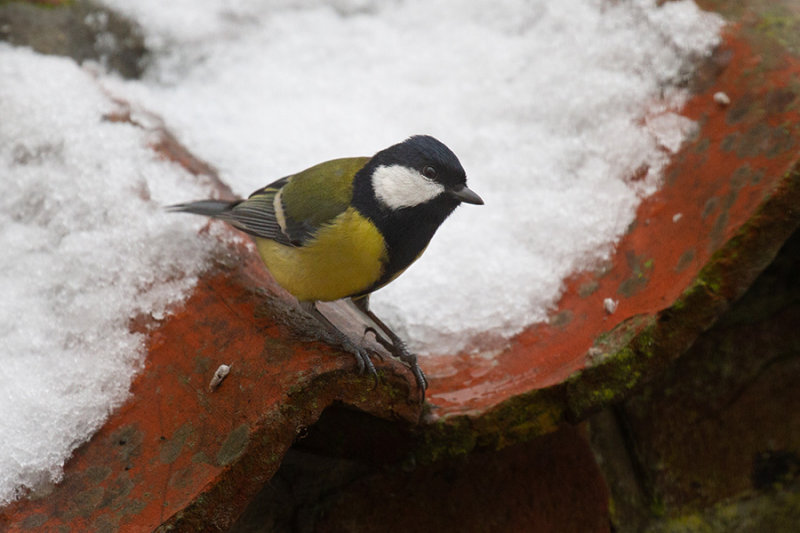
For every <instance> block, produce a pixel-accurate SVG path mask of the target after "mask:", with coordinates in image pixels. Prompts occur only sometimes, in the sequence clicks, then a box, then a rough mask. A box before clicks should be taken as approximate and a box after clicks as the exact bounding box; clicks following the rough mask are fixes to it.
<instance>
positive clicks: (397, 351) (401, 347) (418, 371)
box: [367, 327, 428, 402]
mask: <svg viewBox="0 0 800 533" xmlns="http://www.w3.org/2000/svg"><path fill="white" fill-rule="evenodd" d="M367 330H372V331H373V332H374V333H375V340H377V341H378V343H379V344H380V345H381V346H383V347H384V348H386V350H387V351H389V353H391V354H392V355H394V356H395V357H397V358H398V359H400V360H401V361H403V362H404V363H405V364H407V365H408V366H409V367H411V373H412V374H414V379H415V380H416V381H417V386H418V387H419V389H420V391H421V392H422V401H423V402H424V401H425V391H427V390H428V379H427V378H426V377H425V373H424V372H423V371H422V368H420V366H419V364H418V363H417V356H416V354H413V353H411V352H409V351H408V348H406V343H404V342H403V341H402V340H400V339H399V338H395V339H394V342H391V341H388V340H386V339H384V338H383V337H381V336H380V335H378V334H377V332H375V330H374V329H373V328H371V327H367Z"/></svg>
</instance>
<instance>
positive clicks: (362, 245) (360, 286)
mask: <svg viewBox="0 0 800 533" xmlns="http://www.w3.org/2000/svg"><path fill="white" fill-rule="evenodd" d="M256 246H257V247H258V252H259V254H260V255H261V259H262V260H263V261H264V264H265V265H266V266H267V268H268V269H269V271H270V273H271V274H272V275H273V277H274V278H275V281H277V282H278V284H279V285H280V286H281V287H283V288H284V289H286V290H287V291H289V292H290V293H291V294H292V295H293V296H295V297H296V298H297V299H298V300H300V301H308V300H323V301H330V300H338V299H339V298H345V297H347V296H352V295H353V294H356V293H359V292H361V291H363V290H364V289H367V288H368V287H370V286H371V285H372V284H373V283H375V282H376V281H377V280H378V279H379V278H380V277H381V274H382V273H383V269H384V266H385V264H386V261H387V257H386V246H385V244H384V240H383V237H382V236H381V234H380V233H379V232H378V230H377V228H375V226H374V225H372V224H371V223H369V222H368V221H367V219H365V218H364V217H363V216H361V215H360V214H359V213H358V212H357V211H356V210H355V209H353V208H352V207H351V208H348V209H347V210H346V211H345V212H343V213H342V214H340V215H339V216H337V217H336V218H334V219H333V220H332V221H331V223H330V224H326V225H325V226H323V227H321V228H320V229H319V231H318V232H317V235H316V237H315V238H314V239H313V240H311V241H309V242H307V243H305V244H304V245H303V246H299V247H293V246H285V245H283V244H279V243H277V242H275V241H272V240H268V239H258V238H257V239H256Z"/></svg>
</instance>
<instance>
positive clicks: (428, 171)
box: [422, 166, 437, 180]
mask: <svg viewBox="0 0 800 533" xmlns="http://www.w3.org/2000/svg"><path fill="white" fill-rule="evenodd" d="M436 174H437V172H436V169H435V168H433V167H431V166H428V167H425V168H423V169H422V175H423V176H425V177H426V178H428V179H429V180H432V179H435V178H436Z"/></svg>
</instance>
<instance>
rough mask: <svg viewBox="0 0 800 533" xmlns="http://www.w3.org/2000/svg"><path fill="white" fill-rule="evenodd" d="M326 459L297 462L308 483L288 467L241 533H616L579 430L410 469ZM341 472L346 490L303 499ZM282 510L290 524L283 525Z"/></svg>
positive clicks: (338, 486)
mask: <svg viewBox="0 0 800 533" xmlns="http://www.w3.org/2000/svg"><path fill="white" fill-rule="evenodd" d="M295 453H299V452H295ZM322 457H323V456H320V455H316V454H315V455H311V454H307V453H306V454H303V455H302V456H301V457H299V458H295V459H294V460H293V462H292V463H293V464H300V463H301V462H302V464H303V468H304V469H305V472H304V473H302V474H301V475H298V469H297V468H296V467H290V468H287V467H282V468H281V471H279V472H278V475H277V476H276V479H277V480H278V482H276V483H271V484H270V486H269V487H268V489H267V490H265V492H264V493H262V495H261V497H260V498H257V499H256V500H255V501H254V502H253V504H252V505H251V508H250V509H248V511H247V512H246V513H245V515H244V516H243V517H242V520H241V521H240V523H238V524H237V525H236V526H235V527H234V528H233V530H232V531H233V532H237V533H245V532H248V533H256V532H266V531H275V532H280V531H285V532H288V531H318V532H338V531H349V532H352V533H356V532H362V531H363V532H368V531H385V532H389V533H390V532H405V531H438V532H449V531H453V532H466V533H468V532H478V531H537V532H542V533H547V532H553V533H556V532H558V533H568V532H576V533H577V532H580V533H593V532H596V533H600V532H609V531H610V523H609V517H608V507H607V506H608V495H607V492H606V488H605V483H604V482H603V480H602V478H601V477H600V472H599V470H598V468H597V466H596V464H595V463H594V459H593V456H592V454H591V451H590V449H589V446H588V443H587V442H586V439H585V437H584V435H583V432H582V431H581V430H580V429H578V428H575V427H572V426H564V427H562V428H560V429H559V430H557V431H556V432H554V433H551V434H549V435H547V436H544V437H542V438H540V439H537V440H535V441H533V442H528V443H523V444H517V445H514V446H510V447H508V448H505V449H504V450H502V451H499V452H479V453H474V454H471V455H469V456H466V457H463V458H461V459H456V460H449V461H444V462H441V463H437V464H435V465H430V466H427V467H420V468H416V469H409V468H407V471H403V469H402V468H372V469H369V468H368V467H367V466H366V465H365V463H364V462H362V461H359V460H358V459H356V458H350V459H347V460H344V461H342V460H337V459H330V458H329V459H328V460H327V461H325V460H324V459H322ZM359 467H360V468H361V469H362V471H361V472H359V471H358V469H359ZM290 469H291V472H284V471H285V470H290ZM364 470H367V473H364ZM337 471H339V472H343V473H344V476H343V477H340V478H338V480H337V481H338V483H335V484H333V485H331V484H328V485H327V491H323V490H319V489H317V491H315V496H316V497H315V498H314V499H312V500H311V501H306V502H302V503H301V502H298V501H297V498H296V497H295V495H297V494H298V493H301V494H302V493H303V490H302V487H304V486H308V484H309V481H311V480H313V481H312V482H315V483H317V484H318V483H320V482H322V483H325V482H326V481H330V478H331V473H332V472H337ZM282 474H288V475H286V477H283V476H282ZM357 474H360V476H359V477H358V479H357V480H356V481H353V480H352V478H353V477H356V475H357ZM298 489H299V490H298ZM298 503H300V505H298ZM280 510H282V511H283V515H282V520H275V516H276V511H280Z"/></svg>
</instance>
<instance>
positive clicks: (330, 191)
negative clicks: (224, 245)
mask: <svg viewBox="0 0 800 533" xmlns="http://www.w3.org/2000/svg"><path fill="white" fill-rule="evenodd" d="M466 181H467V177H466V173H465V172H464V168H463V167H462V166H461V163H460V162H459V160H458V158H457V157H456V156H455V154H454V153H453V152H452V151H451V150H450V149H449V148H448V147H447V146H445V145H444V144H442V143H441V142H439V141H438V140H436V139H434V138H433V137H430V136H428V135H415V136H413V137H410V138H408V139H406V140H405V141H403V142H401V143H398V144H395V145H393V146H390V147H389V148H386V149H385V150H381V151H380V152H378V153H377V154H375V155H374V156H372V157H351V158H344V159H334V160H332V161H326V162H325V163H320V164H318V165H315V166H313V167H311V168H308V169H306V170H303V171H301V172H298V173H297V174H292V175H291V176H286V177H285V178H281V179H279V180H277V181H275V182H273V183H271V184H269V185H267V186H266V187H264V188H263V189H259V190H257V191H255V192H254V193H253V194H252V195H251V196H250V197H249V198H248V199H247V200H237V201H234V202H225V201H219V200H203V201H199V202H193V203H188V204H179V205H174V206H171V207H170V208H168V209H170V210H172V211H183V212H187V213H195V214H200V215H206V216H209V217H213V218H216V219H219V220H223V221H225V222H227V223H229V224H231V225H232V226H234V227H235V228H238V229H240V230H242V231H244V232H245V233H248V234H250V235H252V236H253V237H254V239H255V243H256V247H257V249H258V252H259V254H260V256H261V259H262V260H263V261H264V264H265V265H266V267H267V269H269V271H270V273H271V274H272V276H273V277H274V278H275V281H277V282H278V284H279V285H280V286H282V287H283V288H284V289H286V290H287V291H288V292H289V293H291V294H292V295H293V296H295V297H296V298H297V299H298V301H299V302H300V304H301V307H302V308H303V309H304V310H305V311H306V312H308V313H309V314H311V315H312V316H314V317H315V318H316V319H317V320H318V321H319V322H320V323H321V324H322V325H323V326H324V327H325V328H326V329H327V330H328V331H329V332H330V333H331V334H332V335H333V336H334V337H335V338H336V340H337V341H338V342H339V343H340V344H341V346H342V347H343V348H344V349H345V350H347V351H349V352H351V353H352V354H354V355H355V357H356V360H357V363H358V367H359V370H360V371H361V372H363V371H364V370H365V369H366V370H368V371H369V372H370V373H371V374H372V375H373V376H375V377H377V373H376V371H375V366H374V365H373V363H372V361H371V360H370V356H369V353H368V352H367V350H366V349H364V348H363V347H361V346H360V345H359V344H358V343H356V342H353V341H352V340H350V339H349V338H348V337H347V335H345V334H344V333H343V332H342V331H340V330H339V329H338V328H337V327H336V326H334V325H333V323H331V322H330V321H329V320H328V319H327V318H326V317H325V315H323V314H322V313H321V312H320V311H319V310H318V309H317V307H316V302H318V301H332V300H339V299H349V301H350V302H352V303H353V304H354V307H355V309H356V310H357V311H359V312H360V313H362V314H363V315H364V316H366V318H367V320H368V322H367V323H369V321H371V322H372V323H373V324H374V325H375V327H374V328H373V327H371V326H370V327H367V328H366V329H365V333H366V332H367V331H371V332H372V333H373V334H374V335H375V337H376V340H377V341H378V342H379V343H380V344H381V345H383V346H384V347H385V348H386V349H387V350H388V351H389V352H391V353H392V354H393V355H394V356H396V357H398V358H400V359H401V360H402V361H404V362H405V363H406V364H408V365H409V366H410V367H411V370H412V372H413V373H414V377H415V379H416V381H417V383H418V385H419V387H420V389H421V391H422V397H423V398H424V396H425V390H426V388H427V380H426V379H425V374H424V373H423V372H422V370H421V369H420V368H419V365H418V364H417V357H416V355H415V354H413V353H411V352H409V351H408V349H407V348H406V346H405V344H404V343H403V341H402V340H401V339H400V338H399V337H398V336H397V335H396V334H395V333H394V332H393V331H392V330H391V329H390V328H389V327H388V326H387V325H386V324H384V323H383V322H382V321H381V320H380V319H379V318H378V317H377V316H375V314H374V313H373V312H372V311H371V310H370V308H369V295H370V294H371V293H372V292H373V291H375V290H377V289H380V288H381V287H383V286H384V285H386V284H387V283H389V282H390V281H392V280H394V279H395V278H397V276H399V275H400V274H401V273H402V272H403V271H404V270H405V269H406V268H408V266H409V265H410V264H411V263H413V262H414V261H415V260H416V259H417V258H418V257H419V256H420V255H421V254H422V252H423V251H424V250H425V248H426V247H427V245H428V243H429V242H430V240H431V238H432V237H433V234H434V233H435V232H436V229H437V228H438V227H439V225H440V224H441V223H442V222H444V220H445V219H446V218H447V217H448V216H449V215H450V213H452V212H453V210H454V209H455V208H456V207H457V206H458V205H459V204H460V203H462V202H465V203H468V204H478V205H480V204H483V200H481V198H480V196H478V195H477V194H475V193H474V192H473V191H472V190H470V189H469V188H468V187H467V183H466ZM384 337H385V338H384Z"/></svg>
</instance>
